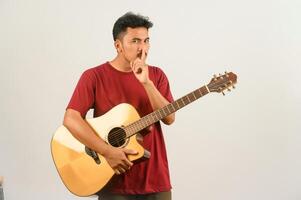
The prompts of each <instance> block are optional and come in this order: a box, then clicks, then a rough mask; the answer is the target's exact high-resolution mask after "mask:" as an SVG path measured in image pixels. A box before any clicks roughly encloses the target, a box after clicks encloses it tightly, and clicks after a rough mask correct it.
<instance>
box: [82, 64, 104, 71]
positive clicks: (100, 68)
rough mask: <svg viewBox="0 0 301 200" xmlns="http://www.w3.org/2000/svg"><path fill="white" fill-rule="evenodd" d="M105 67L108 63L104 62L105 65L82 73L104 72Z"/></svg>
mask: <svg viewBox="0 0 301 200" xmlns="http://www.w3.org/2000/svg"><path fill="white" fill-rule="evenodd" d="M107 65H108V62H105V63H102V64H100V65H97V66H94V67H90V68H88V69H86V70H85V71H84V73H95V72H99V71H102V70H104V68H105V67H107Z"/></svg>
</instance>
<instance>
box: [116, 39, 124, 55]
mask: <svg viewBox="0 0 301 200" xmlns="http://www.w3.org/2000/svg"><path fill="white" fill-rule="evenodd" d="M114 46H115V48H116V50H117V53H121V52H122V44H121V41H120V40H119V39H116V40H115V42H114Z"/></svg>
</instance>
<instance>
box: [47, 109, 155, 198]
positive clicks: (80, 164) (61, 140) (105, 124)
mask: <svg viewBox="0 0 301 200" xmlns="http://www.w3.org/2000/svg"><path fill="white" fill-rule="evenodd" d="M139 119H140V116H139V114H138V113H137V111H136V110H135V108H134V107H133V106H131V105H129V104H125V103H123V104H119V105H117V106H115V107H114V108H112V109H111V110H110V111H109V112H107V113H106V114H104V115H102V116H100V117H97V118H92V119H87V122H88V124H89V125H90V126H91V128H92V129H93V130H94V131H95V133H96V134H97V135H98V136H99V137H101V138H102V139H103V140H105V141H106V142H107V143H109V144H111V145H112V146H116V147H119V148H128V149H133V150H136V151H137V152H138V154H136V155H129V156H128V158H129V160H131V161H133V162H135V161H138V160H140V159H144V158H149V156H150V154H149V152H148V151H147V150H145V149H144V148H143V147H142V146H141V145H140V144H139V142H140V141H141V140H142V136H141V135H140V134H136V135H133V136H131V137H129V138H127V139H124V140H122V141H121V142H120V141H118V142H117V143H116V142H114V141H113V140H114V138H116V137H117V138H118V137H123V136H126V135H124V134H125V133H124V132H122V130H123V129H122V128H121V127H125V126H127V125H129V124H131V123H133V122H135V121H137V120H139ZM113 132H115V133H116V132H117V135H112V133H113ZM115 133H114V134H115ZM124 138H126V137H124ZM112 141H113V142H112ZM90 151H92V150H91V149H90ZM51 152H52V157H53V160H54V163H55V166H56V169H57V171H58V173H59V175H60V177H61V179H62V181H63V183H64V184H65V186H66V187H67V188H68V189H69V191H70V192H72V193H73V194H75V195H77V196H90V195H93V194H95V193H96V192H98V191H99V190H101V189H102V188H103V187H104V186H105V185H106V184H107V183H108V182H109V181H110V179H111V178H112V177H113V176H114V174H115V172H114V170H113V169H112V168H111V167H110V166H109V164H108V163H107V161H106V159H105V158H104V157H103V156H101V155H100V154H97V153H96V156H97V158H96V159H95V158H93V157H92V156H91V155H90V154H89V153H87V148H86V147H85V145H83V144H82V143H80V142H79V141H78V140H77V139H76V138H74V137H73V135H72V134H71V133H70V132H69V131H68V129H67V128H65V127H64V126H61V127H59V128H58V130H57V131H56V132H55V134H54V136H53V138H52V141H51ZM94 153H95V152H94Z"/></svg>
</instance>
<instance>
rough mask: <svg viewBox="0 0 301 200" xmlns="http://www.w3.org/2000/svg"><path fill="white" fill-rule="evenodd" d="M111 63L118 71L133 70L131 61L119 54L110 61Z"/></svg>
mask: <svg viewBox="0 0 301 200" xmlns="http://www.w3.org/2000/svg"><path fill="white" fill-rule="evenodd" d="M110 64H111V65H112V66H113V67H114V68H115V69H117V70H118V71H122V72H130V71H132V69H131V66H130V63H129V62H128V61H127V60H126V59H124V58H123V57H121V56H118V55H117V56H116V58H114V59H113V60H112V61H110Z"/></svg>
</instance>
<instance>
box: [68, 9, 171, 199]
mask: <svg viewBox="0 0 301 200" xmlns="http://www.w3.org/2000/svg"><path fill="white" fill-rule="evenodd" d="M152 25H153V24H152V22H150V21H149V20H148V18H146V17H143V16H141V15H136V14H133V13H126V14H125V15H123V16H122V17H120V18H119V19H118V20H117V21H116V22H115V24H114V27H113V38H114V45H115V48H116V50H117V56H116V57H115V58H114V59H113V60H112V61H110V62H106V63H104V64H102V65H100V66H97V67H94V68H91V69H88V70H86V71H85V72H84V73H83V74H82V76H81V78H80V80H79V82H78V84H77V86H76V88H75V91H74V93H73V95H72V98H71V100H70V102H69V104H68V107H67V110H66V113H65V117H64V122H63V124H64V126H66V127H67V128H68V129H69V131H70V132H71V133H72V135H73V136H74V137H75V138H77V139H78V140H79V141H80V142H82V143H83V144H84V145H86V146H88V147H89V148H91V149H93V150H95V151H96V152H98V153H99V154H101V155H103V156H104V157H105V159H106V160H107V162H108V163H109V165H110V166H111V167H112V168H113V170H114V171H115V173H116V174H117V177H116V181H114V184H113V186H112V187H111V188H109V190H108V192H106V194H101V195H103V196H101V199H106V200H115V199H158V200H159V199H160V200H161V199H162V200H163V199H164V200H165V199H166V200H170V199H171V193H170V190H171V185H170V178H169V171H168V163H167V156H166V149H165V144H164V139H163V135H162V130H161V126H160V123H159V122H158V123H155V124H154V125H153V126H152V128H151V129H150V130H149V133H147V134H146V135H145V136H144V140H143V144H142V145H143V146H144V148H146V149H148V150H149V151H150V152H151V157H150V158H149V159H148V160H146V161H143V162H140V163H137V164H134V165H133V163H132V162H131V161H129V160H128V158H127V155H128V154H136V153H137V152H135V151H134V150H132V149H125V148H116V147H113V146H111V145H108V144H107V143H106V142H105V141H104V140H103V139H101V138H99V137H98V136H96V135H95V133H94V132H93V130H92V129H91V128H90V127H89V125H88V124H87V123H86V121H85V120H84V118H85V115H86V113H87V111H88V110H89V109H94V117H98V116H101V115H103V114H104V113H106V112H107V111H109V110H110V109H112V108H113V107H114V106H116V105H118V104H120V103H128V104H131V105H132V106H134V107H135V108H136V110H137V112H138V113H139V115H140V116H141V117H142V116H144V115H147V114H149V113H150V112H152V111H154V110H157V109H159V108H162V107H163V106H165V105H167V104H168V103H169V102H171V101H172V100H173V99H172V94H171V92H170V89H169V83H168V80H167V77H166V76H165V74H164V73H163V71H162V70H161V69H159V68H158V67H154V66H150V65H147V64H146V63H145V61H146V58H147V56H148V51H149V35H148V29H149V28H151V27H152ZM174 120H175V115H174V114H171V115H169V116H167V117H165V118H164V119H162V121H163V123H165V124H168V125H169V124H171V123H173V122H174Z"/></svg>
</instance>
